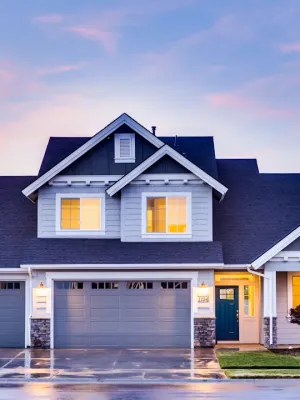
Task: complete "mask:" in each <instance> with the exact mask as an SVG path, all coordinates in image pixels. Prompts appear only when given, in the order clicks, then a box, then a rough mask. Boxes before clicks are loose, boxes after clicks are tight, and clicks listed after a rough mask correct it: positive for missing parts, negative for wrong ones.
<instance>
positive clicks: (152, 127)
mask: <svg viewBox="0 0 300 400" xmlns="http://www.w3.org/2000/svg"><path fill="white" fill-rule="evenodd" d="M151 129H152V134H153V135H154V136H155V133H156V126H151Z"/></svg>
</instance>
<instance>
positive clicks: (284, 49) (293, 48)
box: [280, 42, 300, 53]
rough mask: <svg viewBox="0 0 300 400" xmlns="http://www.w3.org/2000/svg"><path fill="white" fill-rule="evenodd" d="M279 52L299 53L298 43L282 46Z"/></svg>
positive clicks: (299, 46)
mask: <svg viewBox="0 0 300 400" xmlns="http://www.w3.org/2000/svg"><path fill="white" fill-rule="evenodd" d="M280 50H281V51H282V53H300V42H294V43H285V44H282V45H281V46H280Z"/></svg>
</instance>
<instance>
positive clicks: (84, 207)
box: [56, 194, 104, 233]
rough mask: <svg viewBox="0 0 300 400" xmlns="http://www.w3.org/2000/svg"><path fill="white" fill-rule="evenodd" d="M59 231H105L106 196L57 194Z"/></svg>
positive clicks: (57, 225) (57, 226)
mask: <svg viewBox="0 0 300 400" xmlns="http://www.w3.org/2000/svg"><path fill="white" fill-rule="evenodd" d="M56 205H57V224H56V228H57V229H56V230H57V231H58V232H69V233H70V232H92V233H93V232H96V233H99V232H101V231H102V232H103V231H104V196H99V195H69V194H66V195H64V194H57V200H56Z"/></svg>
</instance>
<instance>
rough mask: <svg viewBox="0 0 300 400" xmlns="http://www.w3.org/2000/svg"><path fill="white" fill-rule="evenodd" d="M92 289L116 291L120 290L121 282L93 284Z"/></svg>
mask: <svg viewBox="0 0 300 400" xmlns="http://www.w3.org/2000/svg"><path fill="white" fill-rule="evenodd" d="M92 289H102V290H116V289H119V282H92Z"/></svg>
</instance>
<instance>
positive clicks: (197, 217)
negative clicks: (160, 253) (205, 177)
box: [121, 184, 212, 242]
mask: <svg viewBox="0 0 300 400" xmlns="http://www.w3.org/2000/svg"><path fill="white" fill-rule="evenodd" d="M142 192H179V193H180V192H191V193H192V210H191V212H192V238H187V239H176V238H174V237H173V238H170V239H165V238H164V239H151V238H147V239H143V238H141V233H142ZM121 203H122V205H121V210H122V221H121V223H122V229H121V240H122V241H127V242H140V241H148V242H159V241H163V242H165V241H176V240H177V241H180V242H183V241H188V242H210V241H212V189H211V187H210V186H208V185H204V184H203V185H170V186H164V185H155V186H150V185H129V186H127V187H125V188H124V189H123V190H122V198H121Z"/></svg>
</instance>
